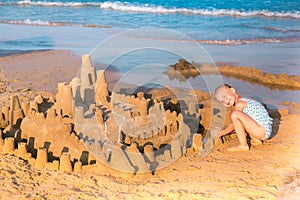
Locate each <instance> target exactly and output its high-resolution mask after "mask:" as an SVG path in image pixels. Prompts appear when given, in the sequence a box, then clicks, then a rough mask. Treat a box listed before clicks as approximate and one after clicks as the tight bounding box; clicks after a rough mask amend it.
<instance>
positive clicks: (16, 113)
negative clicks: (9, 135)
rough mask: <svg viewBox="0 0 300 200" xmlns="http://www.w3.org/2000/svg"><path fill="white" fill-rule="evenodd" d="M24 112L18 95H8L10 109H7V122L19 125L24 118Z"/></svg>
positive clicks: (11, 124)
mask: <svg viewBox="0 0 300 200" xmlns="http://www.w3.org/2000/svg"><path fill="white" fill-rule="evenodd" d="M24 117H25V116H24V113H23V110H22V107H21V105H20V101H19V98H18V96H15V95H14V96H11V97H10V110H9V122H10V126H11V127H13V126H17V127H19V126H20V123H21V121H22V119H23V118H24Z"/></svg>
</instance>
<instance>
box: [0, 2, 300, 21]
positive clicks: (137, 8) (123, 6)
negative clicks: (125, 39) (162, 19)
mask: <svg viewBox="0 0 300 200" xmlns="http://www.w3.org/2000/svg"><path fill="white" fill-rule="evenodd" d="M0 5H30V6H64V7H84V6H96V7H100V8H101V9H111V10H117V11H124V12H144V13H154V14H155V13H157V14H185V15H203V16H237V17H253V16H262V17H274V18H294V19H300V11H289V12H279V11H269V10H252V11H241V10H236V9H190V8H176V7H174V8H167V7H163V6H154V5H148V4H133V3H127V2H125V3H123V2H110V1H106V2H72V1H70V2H60V1H30V0H24V1H15V2H14V1H13V2H11V1H9V2H0Z"/></svg>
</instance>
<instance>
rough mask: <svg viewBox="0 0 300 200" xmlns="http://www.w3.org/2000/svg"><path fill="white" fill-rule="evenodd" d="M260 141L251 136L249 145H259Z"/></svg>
mask: <svg viewBox="0 0 300 200" xmlns="http://www.w3.org/2000/svg"><path fill="white" fill-rule="evenodd" d="M261 145H262V141H261V140H259V139H256V138H251V146H261Z"/></svg>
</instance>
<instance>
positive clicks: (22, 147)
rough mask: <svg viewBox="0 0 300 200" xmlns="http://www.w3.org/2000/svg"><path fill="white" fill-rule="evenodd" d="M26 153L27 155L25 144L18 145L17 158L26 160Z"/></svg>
mask: <svg viewBox="0 0 300 200" xmlns="http://www.w3.org/2000/svg"><path fill="white" fill-rule="evenodd" d="M26 153H27V150H26V143H25V142H20V143H19V144H18V150H17V156H19V157H20V158H22V159H24V160H25V159H26Z"/></svg>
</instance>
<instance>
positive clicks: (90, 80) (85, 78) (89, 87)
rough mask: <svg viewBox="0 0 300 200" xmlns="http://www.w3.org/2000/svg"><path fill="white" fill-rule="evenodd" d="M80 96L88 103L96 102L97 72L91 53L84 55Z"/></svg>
mask: <svg viewBox="0 0 300 200" xmlns="http://www.w3.org/2000/svg"><path fill="white" fill-rule="evenodd" d="M80 83H81V86H80V97H81V99H82V101H83V102H84V103H86V104H91V103H94V102H95V92H94V86H93V84H94V83H96V72H95V68H94V67H93V65H92V62H91V59H90V56H89V55H83V56H82V67H81V72H80Z"/></svg>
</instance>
